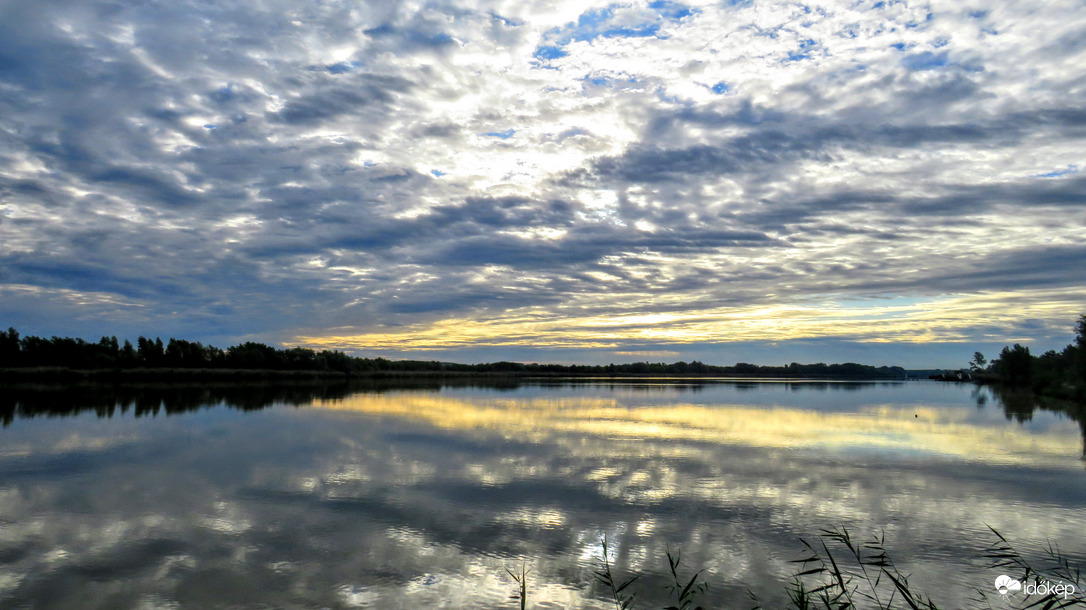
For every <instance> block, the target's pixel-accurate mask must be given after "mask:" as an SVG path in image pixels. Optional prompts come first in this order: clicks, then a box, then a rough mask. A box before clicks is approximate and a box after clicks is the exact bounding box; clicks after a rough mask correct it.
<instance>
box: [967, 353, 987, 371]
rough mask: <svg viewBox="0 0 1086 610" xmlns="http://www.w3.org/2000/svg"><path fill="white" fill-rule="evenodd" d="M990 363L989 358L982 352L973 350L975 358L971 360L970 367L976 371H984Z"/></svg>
mask: <svg viewBox="0 0 1086 610" xmlns="http://www.w3.org/2000/svg"><path fill="white" fill-rule="evenodd" d="M987 364H988V359H987V358H985V357H984V354H982V353H980V352H973V359H972V360H970V361H969V368H970V369H972V370H974V371H982V370H984V367H985V366H986V365H987Z"/></svg>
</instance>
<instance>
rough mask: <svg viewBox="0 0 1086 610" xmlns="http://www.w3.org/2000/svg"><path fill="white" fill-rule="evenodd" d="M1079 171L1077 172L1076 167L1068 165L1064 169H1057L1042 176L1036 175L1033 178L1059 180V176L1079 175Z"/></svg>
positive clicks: (1077, 168)
mask: <svg viewBox="0 0 1086 610" xmlns="http://www.w3.org/2000/svg"><path fill="white" fill-rule="evenodd" d="M1079 171H1080V170H1079V167H1078V165H1068V166H1067V167H1065V168H1064V169H1057V170H1055V171H1051V172H1045V173H1043V174H1037V175H1035V176H1034V178H1059V177H1061V176H1067V175H1070V174H1077V173H1079Z"/></svg>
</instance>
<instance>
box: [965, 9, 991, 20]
mask: <svg viewBox="0 0 1086 610" xmlns="http://www.w3.org/2000/svg"><path fill="white" fill-rule="evenodd" d="M969 16H970V17H972V18H973V19H984V18H985V17H987V16H988V11H982V10H977V11H969Z"/></svg>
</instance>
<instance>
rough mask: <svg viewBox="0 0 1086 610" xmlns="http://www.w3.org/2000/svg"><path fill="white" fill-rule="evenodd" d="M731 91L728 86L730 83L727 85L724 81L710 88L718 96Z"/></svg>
mask: <svg viewBox="0 0 1086 610" xmlns="http://www.w3.org/2000/svg"><path fill="white" fill-rule="evenodd" d="M731 89H732V88H731V86H730V85H728V83H725V82H724V81H721V82H719V83H717V84H715V85H713V86H712V87H709V91H712V92H713V93H715V94H717V95H724V94H725V93H727V92H729V91H731Z"/></svg>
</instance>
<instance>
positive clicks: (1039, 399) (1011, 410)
mask: <svg viewBox="0 0 1086 610" xmlns="http://www.w3.org/2000/svg"><path fill="white" fill-rule="evenodd" d="M988 391H991V394H992V396H994V397H995V399H996V400H997V401H998V402H999V403H1000V404H1002V405H1003V414H1004V415H1006V416H1007V419H1008V420H1013V421H1016V422H1019V423H1025V422H1028V421H1031V420H1032V419H1033V413H1034V412H1035V411H1037V410H1038V409H1041V410H1043V411H1051V412H1053V413H1062V414H1063V415H1066V416H1067V417H1069V418H1071V420H1072V421H1074V422H1075V423H1077V424H1078V428H1079V431H1080V432H1081V433H1082V459H1083V460H1086V404H1084V403H1081V402H1075V401H1070V400H1059V399H1055V398H1048V397H1044V396H1038V395H1037V394H1035V393H1034V392H1032V391H1030V390H1028V389H1023V388H1016V387H1010V386H998V385H993V386H985V387H981V386H977V388H976V389H975V390H974V391H973V399H974V400H976V401H977V407H978V408H980V407H983V406H984V405H985V404H986V402H987V400H988Z"/></svg>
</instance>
